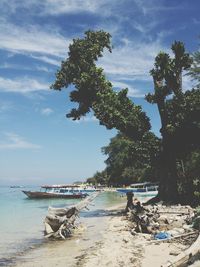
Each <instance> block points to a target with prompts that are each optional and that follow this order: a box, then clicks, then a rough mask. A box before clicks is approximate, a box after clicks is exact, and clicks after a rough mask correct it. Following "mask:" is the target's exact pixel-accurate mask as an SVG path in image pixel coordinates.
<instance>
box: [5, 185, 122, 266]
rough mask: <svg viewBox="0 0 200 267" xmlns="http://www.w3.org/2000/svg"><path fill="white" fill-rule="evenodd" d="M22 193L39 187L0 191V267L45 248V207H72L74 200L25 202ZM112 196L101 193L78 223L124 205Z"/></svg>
mask: <svg viewBox="0 0 200 267" xmlns="http://www.w3.org/2000/svg"><path fill="white" fill-rule="evenodd" d="M22 190H33V191H38V190H40V187H36V186H31V187H30V186H29V187H24V188H11V187H6V186H4V187H0V266H9V265H12V264H13V263H14V262H15V261H16V260H17V259H19V257H20V255H22V256H24V255H26V253H28V251H29V250H31V249H34V248H37V247H41V246H43V245H44V246H45V245H46V243H47V242H48V241H47V240H46V239H45V238H44V232H43V231H44V224H43V221H44V219H45V216H46V215H47V211H48V207H49V206H53V207H66V206H71V205H73V204H76V203H77V202H78V201H80V200H75V199H29V198H27V196H26V195H25V194H24V193H23V192H22ZM124 201H125V199H124V197H121V195H120V194H119V193H116V192H103V193H101V194H100V195H99V196H98V197H97V198H96V199H95V200H94V201H93V203H92V205H91V206H90V207H89V210H88V211H83V212H81V214H80V217H81V218H80V220H81V221H82V223H84V221H85V222H88V221H91V219H92V218H94V217H98V216H99V217H100V215H101V214H104V213H105V211H104V208H106V207H110V206H113V205H115V204H116V205H117V204H120V203H122V202H124Z"/></svg>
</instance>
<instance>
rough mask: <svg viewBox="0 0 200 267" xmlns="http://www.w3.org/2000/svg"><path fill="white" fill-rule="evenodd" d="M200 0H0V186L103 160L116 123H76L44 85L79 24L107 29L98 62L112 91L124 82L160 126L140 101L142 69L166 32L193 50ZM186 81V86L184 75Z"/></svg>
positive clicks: (77, 175)
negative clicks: (106, 48)
mask: <svg viewBox="0 0 200 267" xmlns="http://www.w3.org/2000/svg"><path fill="white" fill-rule="evenodd" d="M199 11H200V2H199V0H148V1H145V0H107V1H106V0H84V1H83V0H43V1H41V0H28V1H27V0H1V1H0V12H1V16H0V185H13V184H16V185H18V184H24V185H29V184H32V185H33V184H35V185H40V184H44V183H45V184H52V183H71V182H73V181H80V180H81V181H83V180H85V179H86V178H88V177H91V176H92V175H93V174H94V173H95V172H96V171H101V170H103V169H104V168H105V164H104V161H105V159H106V156H105V155H103V154H102V153H101V147H103V146H106V145H108V144H109V140H110V138H112V137H114V136H115V135H116V130H107V129H106V128H105V127H104V126H100V125H99V122H98V120H97V119H96V118H95V117H94V116H93V114H92V113H90V114H88V115H87V117H85V118H83V119H81V120H80V121H79V122H74V121H72V120H70V119H67V118H66V116H65V115H66V113H68V112H69V111H70V109H71V108H72V107H75V106H76V105H75V104H72V103H70V101H69V90H68V89H64V90H62V91H61V92H58V91H54V90H50V89H49V87H50V85H51V84H52V83H53V82H54V80H55V72H56V70H57V69H59V66H60V62H61V61H62V60H64V59H66V58H67V53H68V46H69V44H70V43H71V42H72V40H73V39H74V38H81V37H83V36H84V32H85V31H87V30H88V29H90V30H101V29H102V30H104V31H107V32H109V33H110V34H111V35H112V44H113V52H112V53H111V54H110V53H109V52H105V53H104V57H103V58H101V59H100V60H99V61H98V63H97V64H98V65H99V66H101V67H103V69H104V71H105V74H106V76H107V78H108V79H109V80H110V81H111V82H112V84H113V88H114V89H115V90H120V89H122V88H127V87H128V88H129V93H128V95H129V97H130V98H131V99H132V101H133V102H134V103H136V104H138V105H142V107H143V109H144V111H146V112H147V114H148V116H149V117H150V119H151V123H152V131H153V132H154V133H156V134H157V135H159V127H160V120H159V117H158V112H157V108H156V106H154V105H150V104H148V103H147V102H146V101H145V100H144V96H145V94H147V93H148V92H152V91H153V84H152V78H151V76H150V75H149V70H150V69H152V68H153V63H154V58H155V56H156V55H157V54H158V53H159V52H160V51H165V52H169V53H171V52H170V46H171V44H172V42H173V41H174V40H180V41H183V42H184V43H185V46H186V49H187V51H188V52H190V53H192V52H194V51H196V50H198V44H199V39H198V38H199V34H200V31H199V26H200V17H199ZM183 86H184V90H186V89H189V88H191V81H190V79H189V77H188V76H184V78H183Z"/></svg>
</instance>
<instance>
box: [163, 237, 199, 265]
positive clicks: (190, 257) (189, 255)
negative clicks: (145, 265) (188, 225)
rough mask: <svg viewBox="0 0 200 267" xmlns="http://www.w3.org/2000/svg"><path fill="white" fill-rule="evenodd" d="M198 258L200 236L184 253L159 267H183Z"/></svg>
mask: <svg viewBox="0 0 200 267" xmlns="http://www.w3.org/2000/svg"><path fill="white" fill-rule="evenodd" d="M199 256H200V234H199V236H198V238H197V240H196V241H195V242H194V243H193V244H192V245H191V246H190V247H189V248H188V249H186V250H185V251H183V252H181V253H180V254H179V255H178V256H177V257H175V258H174V260H171V261H170V262H168V263H166V264H164V265H162V266H161V267H185V266H188V264H190V263H191V262H193V261H194V260H196V259H197V258H198V257H199Z"/></svg>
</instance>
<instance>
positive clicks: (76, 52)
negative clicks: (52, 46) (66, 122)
mask: <svg viewBox="0 0 200 267" xmlns="http://www.w3.org/2000/svg"><path fill="white" fill-rule="evenodd" d="M110 38H111V36H110V34H108V33H105V32H104V31H97V32H92V31H87V32H86V33H85V38H83V39H74V40H73V44H71V45H70V46H69V57H68V59H67V60H66V61H63V62H62V64H61V68H60V70H59V71H58V72H57V75H56V81H55V83H54V84H53V85H52V86H51V88H53V89H56V90H61V89H62V88H64V87H68V86H69V85H73V86H74V90H73V91H72V92H71V94H70V99H71V101H73V102H77V103H78V108H76V109H72V110H71V112H70V113H69V114H67V117H71V118H72V119H74V120H77V119H80V117H81V116H84V115H86V114H87V113H88V112H89V111H90V110H91V109H92V110H93V111H94V114H95V116H96V117H97V118H98V119H99V121H100V124H102V125H105V126H106V127H107V128H108V129H112V128H116V129H118V130H120V131H121V132H122V133H125V134H126V135H127V136H129V137H131V138H135V139H140V138H141V137H142V136H143V134H144V133H145V132H147V131H149V129H150V123H149V118H148V117H147V116H146V114H145V113H144V112H143V111H142V110H141V107H140V106H136V105H134V104H133V102H132V101H131V100H130V99H129V98H128V97H127V89H124V90H122V91H121V92H119V93H117V92H115V91H114V90H113V89H112V84H111V82H109V81H108V80H107V79H106V77H105V75H104V73H103V70H102V69H101V68H98V67H97V66H96V61H97V59H98V58H99V57H101V56H102V53H103V50H104V48H107V49H108V50H109V51H110V52H111V44H110Z"/></svg>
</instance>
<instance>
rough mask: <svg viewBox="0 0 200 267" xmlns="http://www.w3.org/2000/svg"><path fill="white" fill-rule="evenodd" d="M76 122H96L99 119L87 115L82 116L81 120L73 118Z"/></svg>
mask: <svg viewBox="0 0 200 267" xmlns="http://www.w3.org/2000/svg"><path fill="white" fill-rule="evenodd" d="M71 121H72V122H74V123H84V122H95V121H98V119H97V118H96V117H95V116H86V117H81V118H80V120H72V119H71Z"/></svg>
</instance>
